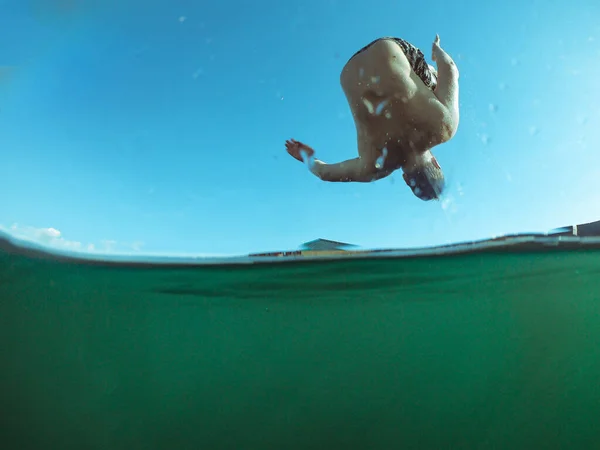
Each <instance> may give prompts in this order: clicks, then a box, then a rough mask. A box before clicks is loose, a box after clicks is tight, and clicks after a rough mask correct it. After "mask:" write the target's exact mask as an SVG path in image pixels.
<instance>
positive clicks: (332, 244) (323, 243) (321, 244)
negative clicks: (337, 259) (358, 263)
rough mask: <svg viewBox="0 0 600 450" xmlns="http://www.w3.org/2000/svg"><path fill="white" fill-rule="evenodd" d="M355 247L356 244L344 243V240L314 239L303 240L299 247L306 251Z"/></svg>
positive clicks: (338, 249)
mask: <svg viewBox="0 0 600 450" xmlns="http://www.w3.org/2000/svg"><path fill="white" fill-rule="evenodd" d="M355 247H356V245H352V244H346V243H345V242H336V241H329V240H327V239H315V240H314V241H309V242H305V243H304V244H302V245H301V246H300V249H301V250H308V251H346V250H349V249H351V248H355Z"/></svg>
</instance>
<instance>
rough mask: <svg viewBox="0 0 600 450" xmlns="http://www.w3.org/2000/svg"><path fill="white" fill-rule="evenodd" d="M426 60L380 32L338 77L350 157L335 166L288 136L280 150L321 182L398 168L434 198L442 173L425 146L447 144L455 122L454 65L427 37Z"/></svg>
mask: <svg viewBox="0 0 600 450" xmlns="http://www.w3.org/2000/svg"><path fill="white" fill-rule="evenodd" d="M432 59H433V61H435V63H436V65H437V71H436V70H435V69H434V68H433V67H432V66H430V65H428V64H427V62H426V61H425V56H424V55H423V53H422V52H421V51H420V50H419V49H418V48H416V47H414V46H413V45H411V44H410V43H408V42H406V41H405V40H403V39H398V38H392V37H384V38H381V39H377V40H375V41H373V42H371V43H370V44H369V45H367V46H366V47H364V48H363V49H361V50H359V51H358V52H357V53H356V54H355V55H354V56H352V58H350V60H349V61H348V62H347V63H346V65H345V66H344V68H343V69H342V74H341V76H340V82H341V85H342V89H343V90H344V93H345V94H346V98H347V100H348V103H349V105H350V109H351V111H352V116H353V117H354V123H355V125H356V134H357V141H358V158H354V159H349V160H347V161H343V162H340V163H337V164H326V163H324V162H323V161H319V160H318V159H314V154H315V152H314V150H313V149H312V148H310V147H309V146H308V145H305V144H303V143H301V142H299V141H296V140H293V139H292V140H289V141H286V143H285V146H286V149H287V152H288V153H289V154H290V155H291V156H293V157H294V158H295V159H297V160H298V161H301V162H302V161H305V162H308V163H309V167H310V170H311V172H312V173H313V174H315V175H316V176H317V177H319V178H320V179H321V180H323V181H345V182H349V181H355V182H363V183H366V182H370V181H375V180H379V179H381V178H385V177H387V176H388V175H390V174H391V173H392V172H394V171H395V170H398V169H402V171H403V172H404V173H403V178H404V181H406V184H408V186H409V187H410V188H411V189H412V191H413V193H414V194H415V195H416V196H417V197H418V198H420V199H421V200H434V199H439V197H440V195H441V193H442V191H443V190H444V174H443V172H442V169H441V167H440V165H439V164H438V162H437V160H436V159H435V157H434V156H433V155H432V154H431V149H432V148H433V147H435V146H436V145H439V144H443V143H444V142H448V141H449V140H450V139H452V137H453V136H454V135H455V134H456V130H457V128H458V122H459V111H458V69H457V67H456V64H455V63H454V61H453V60H452V58H451V57H450V56H449V55H448V54H447V53H446V52H445V51H444V50H442V48H441V47H440V38H439V36H436V37H435V41H434V42H433V47H432Z"/></svg>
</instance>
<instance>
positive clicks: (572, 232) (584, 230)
mask: <svg viewBox="0 0 600 450" xmlns="http://www.w3.org/2000/svg"><path fill="white" fill-rule="evenodd" d="M548 234H551V235H553V236H579V237H589V236H599V237H600V220H598V221H596V222H589V223H583V224H581V225H569V226H566V227H562V228H555V229H554V230H552V231H550V232H549V233H548Z"/></svg>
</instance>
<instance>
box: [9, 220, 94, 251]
mask: <svg viewBox="0 0 600 450" xmlns="http://www.w3.org/2000/svg"><path fill="white" fill-rule="evenodd" d="M0 230H2V231H5V232H6V233H8V234H9V235H11V236H13V237H15V238H17V239H21V240H24V241H28V242H34V243H37V244H41V245H44V246H46V247H52V248H57V249H61V250H71V251H80V250H81V249H82V247H83V246H82V244H81V242H78V241H71V240H68V239H65V238H64V237H63V236H62V233H61V232H60V231H59V230H57V229H56V228H52V227H50V228H35V227H30V226H22V225H19V224H17V223H15V224H13V225H11V226H10V227H9V228H6V227H3V226H0Z"/></svg>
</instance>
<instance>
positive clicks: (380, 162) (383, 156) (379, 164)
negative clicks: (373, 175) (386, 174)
mask: <svg viewBox="0 0 600 450" xmlns="http://www.w3.org/2000/svg"><path fill="white" fill-rule="evenodd" d="M387 155H388V149H387V147H383V150H381V156H380V157H379V158H377V160H376V161H375V168H376V169H377V170H380V169H382V168H383V166H384V164H385V159H386V158H387Z"/></svg>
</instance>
